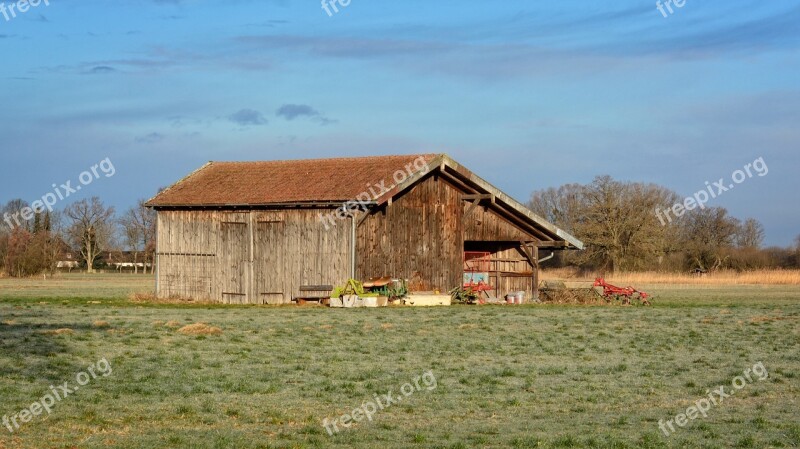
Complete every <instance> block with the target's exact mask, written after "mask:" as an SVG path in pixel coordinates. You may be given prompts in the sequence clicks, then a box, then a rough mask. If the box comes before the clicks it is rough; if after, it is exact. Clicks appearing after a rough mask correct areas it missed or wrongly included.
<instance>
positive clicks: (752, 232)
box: [736, 218, 764, 249]
mask: <svg viewBox="0 0 800 449" xmlns="http://www.w3.org/2000/svg"><path fill="white" fill-rule="evenodd" d="M763 243H764V226H763V225H761V223H760V222H759V221H758V220H756V219H755V218H748V219H747V220H745V221H744V223H742V224H741V225H740V226H739V229H738V230H737V231H736V246H738V247H739V248H747V249H759V248H761V245H762V244H763Z"/></svg>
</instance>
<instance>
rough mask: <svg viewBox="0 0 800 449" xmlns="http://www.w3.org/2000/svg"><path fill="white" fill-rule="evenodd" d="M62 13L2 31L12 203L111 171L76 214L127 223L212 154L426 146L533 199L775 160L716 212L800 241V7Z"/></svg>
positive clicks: (67, 2) (140, 6)
mask: <svg viewBox="0 0 800 449" xmlns="http://www.w3.org/2000/svg"><path fill="white" fill-rule="evenodd" d="M2 2H3V0H0V3H2ZM9 3H10V2H9V1H8V0H6V1H5V4H6V6H8V4H9ZM49 3H50V4H49V5H45V4H43V3H42V4H41V5H40V6H38V7H35V8H31V9H30V10H28V11H27V12H25V13H18V15H17V16H16V17H11V18H10V20H8V21H6V20H5V18H4V17H3V16H2V15H0V55H1V56H2V63H0V80H2V88H0V105H2V106H1V107H0V192H2V195H0V200H1V201H3V202H5V201H7V200H8V199H11V198H16V197H21V198H23V199H26V200H28V201H32V200H34V199H36V198H39V197H41V196H42V195H44V194H46V193H47V192H49V191H50V190H52V188H51V185H52V184H54V183H56V184H61V183H62V182H64V181H66V180H68V179H77V177H78V175H79V174H80V173H81V172H82V171H84V170H86V169H87V168H89V167H90V166H91V165H93V164H96V163H98V162H99V161H101V160H103V159H105V158H107V157H108V158H110V159H111V160H112V161H113V164H114V166H115V168H116V173H115V175H114V176H113V177H111V178H107V179H105V178H104V179H102V181H97V182H96V183H94V184H92V185H91V186H87V187H86V188H84V189H83V190H82V191H81V192H79V193H78V194H76V195H74V196H73V197H72V198H71V199H79V198H81V197H84V196H91V195H98V196H100V197H101V198H103V199H104V200H105V201H106V202H107V203H109V204H112V205H115V206H116V207H117V208H118V209H120V210H122V209H125V208H127V207H129V206H130V205H132V204H133V203H134V202H135V200H136V199H137V198H149V197H150V196H152V194H153V193H154V192H155V191H156V190H157V188H158V187H161V186H166V185H169V184H171V183H172V182H174V181H176V180H178V179H179V178H181V177H183V176H184V175H185V174H187V173H189V172H190V171H192V170H194V169H196V168H197V167H199V166H200V165H202V164H203V163H205V162H206V161H209V160H269V159H294V158H306V157H336V156H353V155H371V154H397V153H415V152H447V153H449V154H451V155H452V156H453V157H454V158H455V159H456V160H458V161H460V162H462V163H463V164H464V165H466V166H467V167H469V168H471V169H473V170H474V171H476V172H478V173H479V174H480V175H481V176H483V177H484V178H486V179H487V180H489V181H490V182H492V183H494V184H495V185H497V186H498V187H500V188H502V189H503V190H505V191H506V192H508V193H509V194H511V195H513V196H515V197H517V198H518V199H520V200H523V201H525V200H527V199H528V197H529V196H530V193H531V192H532V191H534V190H538V189H542V188H546V187H551V186H558V185H561V184H564V183H568V182H580V183H586V182H589V181H591V180H592V179H593V178H594V177H595V176H597V175H603V174H609V175H612V176H614V177H615V178H618V179H624V180H635V181H648V182H655V183H659V184H662V185H665V186H667V187H670V188H672V189H674V190H676V191H677V192H678V193H680V194H682V195H691V194H693V193H695V192H696V191H698V190H700V189H703V188H704V187H705V181H712V182H714V181H716V180H717V179H719V178H720V177H725V178H728V179H729V178H730V175H731V173H732V172H733V171H735V170H737V169H740V168H742V167H743V166H744V165H746V164H748V163H751V162H752V161H754V160H755V159H757V158H759V157H763V158H764V160H765V161H766V163H767V165H768V167H769V174H768V175H767V176H764V177H754V178H753V179H750V180H747V181H746V182H744V183H742V184H741V185H739V186H737V187H736V189H735V190H732V191H730V192H727V193H725V194H724V195H723V196H721V197H720V198H718V199H716V200H714V201H712V202H711V203H710V204H711V205H714V206H724V207H727V208H728V209H729V210H730V211H731V213H732V214H733V215H735V216H737V217H739V218H742V219H744V218H747V217H755V218H758V219H759V220H761V221H762V222H763V223H764V225H765V227H766V230H767V243H768V244H775V245H788V244H789V243H790V242H791V240H792V239H793V238H794V237H795V236H797V235H798V234H800V207H798V203H799V201H798V200H797V192H798V191H800V176H798V174H797V171H798V168H800V151H798V150H800V126H798V123H800V76H798V73H800V52H799V51H798V50H800V27H799V26H798V25H797V24H798V23H800V5H798V4H797V2H790V1H783V0H776V1H770V2H755V1H737V0H730V1H725V2H716V1H715V2H707V1H706V2H701V1H699V0H686V4H685V5H684V6H683V7H682V8H677V7H674V6H673V11H674V13H673V14H672V15H669V16H668V17H666V18H665V17H664V16H663V15H662V13H661V12H659V11H658V9H657V8H656V5H655V2H653V1H650V0H647V1H615V2H586V1H583V2H579V1H571V0H566V1H560V2H539V1H515V0H506V1H502V2H486V1H472V0H460V1H452V0H438V1H435V2H431V1H424V2H423V1H416V0H406V1H386V0H370V1H367V0H352V2H351V3H350V5H349V6H347V7H344V8H343V7H341V6H340V7H339V12H338V13H335V14H333V15H332V16H329V15H328V14H327V13H326V12H325V11H324V10H323V8H322V7H321V4H320V2H318V1H313V0H309V1H293V0H274V1H265V0H260V1H248V0H231V1H227V2H219V1H205V0H198V1H191V0H138V1H135V0H116V1H114V2H109V1H107V0H105V1H99V0H80V1H78V0H50V2H49ZM74 183H75V181H73V184H74Z"/></svg>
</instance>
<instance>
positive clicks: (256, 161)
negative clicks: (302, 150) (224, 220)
mask: <svg viewBox="0 0 800 449" xmlns="http://www.w3.org/2000/svg"><path fill="white" fill-rule="evenodd" d="M444 154H445V153H408V154H386V155H377V156H346V157H321V158H314V159H308V158H300V159H279V160H255V161H211V162H210V163H214V164H252V163H264V164H267V163H268V164H279V163H297V162H309V163H310V162H321V161H343V160H365V159H383V158H406V157H420V156H426V157H428V156H430V157H438V156H442V155H444Z"/></svg>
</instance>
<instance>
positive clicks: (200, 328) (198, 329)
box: [178, 323, 222, 335]
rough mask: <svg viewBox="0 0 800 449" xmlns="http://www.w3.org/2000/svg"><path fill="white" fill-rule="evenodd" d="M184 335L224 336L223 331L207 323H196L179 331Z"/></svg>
mask: <svg viewBox="0 0 800 449" xmlns="http://www.w3.org/2000/svg"><path fill="white" fill-rule="evenodd" d="M178 332H180V333H181V334H183V335H222V329H220V328H218V327H214V326H209V325H208V324H206V323H195V324H190V325H188V326H183V327H182V328H180V329H178Z"/></svg>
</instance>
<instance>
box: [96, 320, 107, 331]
mask: <svg viewBox="0 0 800 449" xmlns="http://www.w3.org/2000/svg"><path fill="white" fill-rule="evenodd" d="M92 326H94V327H97V328H100V329H106V328H109V327H111V323H109V322H108V321H105V320H97V321H95V322H94V323H92Z"/></svg>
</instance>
